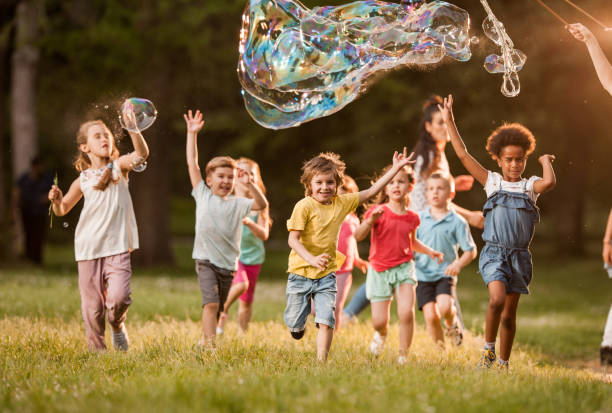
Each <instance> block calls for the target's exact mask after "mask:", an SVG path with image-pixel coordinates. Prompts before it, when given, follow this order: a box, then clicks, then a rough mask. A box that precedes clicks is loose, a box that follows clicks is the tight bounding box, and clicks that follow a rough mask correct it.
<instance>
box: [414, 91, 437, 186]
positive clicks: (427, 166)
mask: <svg viewBox="0 0 612 413" xmlns="http://www.w3.org/2000/svg"><path fill="white" fill-rule="evenodd" d="M442 103H443V100H442V98H441V97H440V96H438V95H432V96H430V97H429V99H427V101H426V102H425V103H424V104H423V116H422V117H421V123H420V124H419V140H418V141H417V143H416V145H414V148H413V149H412V152H414V155H415V159H418V158H419V156H420V157H421V158H423V164H422V165H421V170H420V171H421V172H420V173H421V176H422V177H427V176H429V174H430V173H431V172H432V171H433V170H435V169H438V166H439V163H440V159H441V157H442V154H441V153H440V151H439V150H438V146H437V145H436V140H435V139H434V138H433V136H431V134H430V133H429V132H427V129H426V128H425V124H426V123H431V121H432V120H433V116H434V114H436V113H437V112H439V111H440V109H438V105H441V104H442ZM432 155H433V156H432Z"/></svg>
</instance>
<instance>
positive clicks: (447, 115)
mask: <svg viewBox="0 0 612 413" xmlns="http://www.w3.org/2000/svg"><path fill="white" fill-rule="evenodd" d="M438 108H439V109H440V114H441V115H442V119H444V122H445V123H446V127H447V129H448V134H449V136H450V138H451V144H452V145H453V149H454V150H455V153H456V154H457V156H458V157H459V159H460V160H461V163H462V164H463V166H465V169H467V170H468V172H469V173H470V174H471V175H472V176H473V177H474V179H476V180H477V181H478V182H480V184H481V185H482V186H484V185H485V184H486V182H487V176H488V172H487V170H486V169H485V168H484V167H483V166H482V165H481V164H480V163H479V162H478V161H477V160H476V159H474V157H473V156H472V155H470V154H469V152H468V151H467V147H466V146H465V143H464V142H463V139H461V136H460V135H459V131H458V130H457V125H456V124H455V117H454V115H453V96H452V95H448V97H447V98H444V103H443V104H442V105H438Z"/></svg>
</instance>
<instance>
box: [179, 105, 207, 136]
mask: <svg viewBox="0 0 612 413" xmlns="http://www.w3.org/2000/svg"><path fill="white" fill-rule="evenodd" d="M183 118H185V123H186V124H187V132H188V133H198V132H200V131H201V130H202V128H203V127H204V119H203V117H202V112H200V111H199V110H196V113H195V115H194V114H193V113H192V112H191V109H189V111H188V112H187V113H186V114H184V115H183Z"/></svg>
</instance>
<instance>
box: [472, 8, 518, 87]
mask: <svg viewBox="0 0 612 413" xmlns="http://www.w3.org/2000/svg"><path fill="white" fill-rule="evenodd" d="M480 3H481V4H482V6H483V7H484V9H485V11H486V13H487V18H485V20H484V22H483V23H482V28H483V30H484V32H485V34H486V36H487V37H488V38H489V39H491V40H492V41H493V42H494V43H496V44H497V45H498V46H499V47H500V48H501V54H502V55H501V56H497V55H489V56H487V59H486V60H485V69H487V71H488V72H489V73H501V72H502V68H500V66H501V67H503V73H504V81H503V83H502V87H501V92H502V94H503V95H504V96H506V97H515V96H518V94H519V93H520V91H521V84H520V82H519V77H518V71H519V70H521V69H522V68H523V65H524V64H525V60H526V59H527V56H525V54H524V53H523V52H521V51H520V50H517V49H515V48H514V43H513V42H512V39H511V38H510V36H508V33H506V29H505V28H504V24H503V23H502V22H500V21H499V20H498V19H497V17H495V14H493V10H491V7H490V6H489V3H487V0H480Z"/></svg>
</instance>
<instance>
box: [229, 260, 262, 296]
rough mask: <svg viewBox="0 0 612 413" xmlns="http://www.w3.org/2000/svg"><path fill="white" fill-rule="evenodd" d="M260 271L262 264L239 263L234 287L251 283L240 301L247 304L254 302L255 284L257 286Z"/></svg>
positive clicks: (233, 282)
mask: <svg viewBox="0 0 612 413" xmlns="http://www.w3.org/2000/svg"><path fill="white" fill-rule="evenodd" d="M260 271H261V264H255V265H246V264H243V263H242V262H240V261H238V270H236V275H234V280H233V281H232V285H234V284H238V283H244V282H248V283H249V287H248V288H247V290H246V291H245V292H244V293H243V294H242V295H241V296H240V297H239V298H240V301H244V302H245V303H252V302H253V299H254V298H255V284H257V278H259V272H260Z"/></svg>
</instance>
